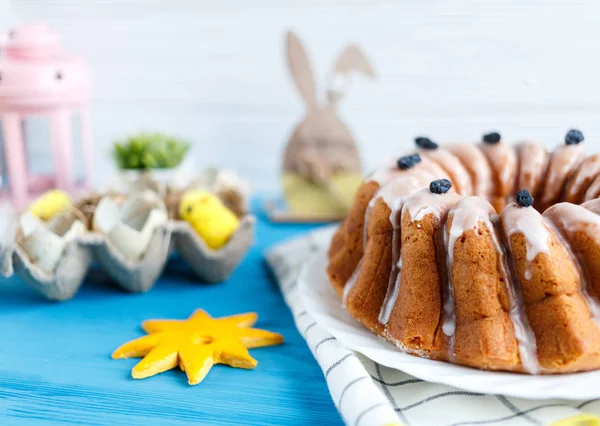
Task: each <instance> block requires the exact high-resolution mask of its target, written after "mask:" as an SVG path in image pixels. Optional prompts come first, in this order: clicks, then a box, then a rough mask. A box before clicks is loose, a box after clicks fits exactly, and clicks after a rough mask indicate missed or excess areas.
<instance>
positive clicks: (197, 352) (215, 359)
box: [112, 309, 283, 385]
mask: <svg viewBox="0 0 600 426" xmlns="http://www.w3.org/2000/svg"><path fill="white" fill-rule="evenodd" d="M257 320H258V315H257V314H255V313H246V314H239V315H232V316H229V317H223V318H211V316H210V315H208V314H207V313H206V312H204V311H203V310H201V309H198V310H197V311H196V312H194V313H193V314H192V316H190V317H189V318H188V319H187V320H148V321H144V323H142V328H143V329H144V331H146V332H147V333H149V334H148V335H147V336H143V337H140V338H139V339H135V340H132V341H130V342H127V343H125V344H124V345H122V346H121V347H119V348H118V349H117V350H116V351H115V352H114V353H113V354H112V357H113V359H120V358H140V357H143V359H142V360H141V361H140V362H138V363H137V364H136V365H135V367H133V370H131V375H132V377H133V378H135V379H144V378H146V377H150V376H154V375H155V374H158V373H162V372H163V371H167V370H171V369H172V368H175V367H177V366H179V367H180V368H181V369H182V370H183V371H185V373H186V374H187V377H188V383H189V384H190V385H196V384H198V383H200V382H201V381H202V380H203V379H204V377H206V374H207V373H208V372H209V371H210V369H211V367H212V366H213V365H215V364H227V365H229V366H231V367H237V368H250V369H251V368H254V367H256V365H257V364H258V362H257V361H256V360H255V359H254V358H252V357H251V356H250V354H249V353H248V348H259V347H262V346H272V345H278V344H280V343H282V342H283V336H281V334H278V333H272V332H270V331H266V330H260V329H258V328H252V326H253V325H254V324H255V323H256V321H257Z"/></svg>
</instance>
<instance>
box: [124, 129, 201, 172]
mask: <svg viewBox="0 0 600 426" xmlns="http://www.w3.org/2000/svg"><path fill="white" fill-rule="evenodd" d="M189 149H190V145H189V144H188V143H187V142H184V141H182V140H180V139H177V138H175V137H173V136H168V135H165V134H162V133H140V134H138V135H135V136H132V137H130V138H128V139H127V140H125V141H120V142H116V143H115V147H114V157H115V160H116V162H117V165H118V166H119V168H121V169H129V170H146V169H171V168H173V167H177V166H178V165H179V164H180V163H181V162H182V161H183V159H184V158H185V155H186V154H187V152H188V151H189Z"/></svg>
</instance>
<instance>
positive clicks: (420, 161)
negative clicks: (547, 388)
mask: <svg viewBox="0 0 600 426" xmlns="http://www.w3.org/2000/svg"><path fill="white" fill-rule="evenodd" d="M583 139H584V138H583V134H582V133H581V132H580V131H578V130H570V131H569V132H568V133H567V135H566V137H565V143H564V144H561V146H559V147H558V148H557V149H556V150H554V152H551V153H548V152H547V151H546V150H545V149H544V147H543V145H541V144H539V143H536V142H524V143H521V144H518V145H516V146H511V145H508V144H505V143H503V142H502V140H501V137H500V134H498V133H490V134H486V135H485V136H484V137H483V139H482V141H481V142H480V143H477V144H466V143H460V144H453V145H449V146H447V147H441V146H438V145H437V144H436V143H435V142H433V141H431V140H430V139H428V138H424V137H420V138H416V139H415V143H416V152H415V153H413V154H411V155H407V156H404V157H401V158H400V159H398V160H397V161H390V162H388V163H387V164H385V165H384V166H383V167H381V168H379V169H378V170H376V171H375V172H374V173H372V174H371V175H370V176H368V177H367V178H366V179H365V180H364V182H363V184H362V185H361V187H360V188H359V190H358V192H357V194H356V198H355V201H354V204H353V206H352V208H351V211H350V213H349V215H348V217H347V218H346V219H345V220H344V222H343V223H342V224H341V225H340V227H339V229H338V230H337V232H336V233H335V235H334V237H333V239H332V242H331V246H330V248H329V253H328V257H329V264H328V268H327V273H328V276H329V280H330V283H331V285H332V286H333V288H334V289H335V291H336V292H337V294H338V296H339V297H340V298H341V299H342V301H343V305H344V307H345V308H346V309H347V311H348V312H349V313H350V315H351V316H353V317H354V318H355V319H356V320H358V321H359V322H361V323H362V324H363V325H364V326H365V327H367V328H369V329H370V330H371V331H372V332H373V333H376V334H377V335H378V336H380V337H382V338H384V339H386V340H388V341H390V342H392V343H393V344H395V345H396V346H397V347H399V348H400V349H401V350H403V351H404V352H407V353H409V354H413V355H417V356H421V357H427V358H431V359H435V360H443V361H448V362H452V363H456V364H461V365H466V366H471V367H475V368H480V369H486V370H505V371H514V372H522V373H529V374H551V373H570V372H577V371H586V370H593V369H599V368H600V323H599V320H600V303H599V301H598V297H600V199H599V198H598V197H599V196H600V155H592V156H589V157H587V158H586V157H585V155H584V152H583V146H582V142H583ZM498 212H499V213H498ZM542 212H543V213H542Z"/></svg>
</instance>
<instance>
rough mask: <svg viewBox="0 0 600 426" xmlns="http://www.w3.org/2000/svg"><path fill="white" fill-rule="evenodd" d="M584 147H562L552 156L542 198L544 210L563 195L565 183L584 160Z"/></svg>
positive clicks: (580, 145)
mask: <svg viewBox="0 0 600 426" xmlns="http://www.w3.org/2000/svg"><path fill="white" fill-rule="evenodd" d="M583 157H584V152H583V145H582V144H576V145H566V144H563V145H560V146H559V147H558V148H556V150H555V151H554V152H553V153H552V154H551V155H550V160H549V163H548V171H547V173H546V176H545V184H544V189H543V193H542V196H541V200H540V201H541V206H542V210H545V209H546V208H548V207H550V206H551V205H552V204H554V203H556V202H557V201H558V200H559V198H560V196H561V193H562V190H563V187H564V185H565V182H567V180H568V179H569V177H570V176H571V174H572V173H573V172H574V171H575V169H576V168H577V167H578V166H579V163H581V161H582V160H583Z"/></svg>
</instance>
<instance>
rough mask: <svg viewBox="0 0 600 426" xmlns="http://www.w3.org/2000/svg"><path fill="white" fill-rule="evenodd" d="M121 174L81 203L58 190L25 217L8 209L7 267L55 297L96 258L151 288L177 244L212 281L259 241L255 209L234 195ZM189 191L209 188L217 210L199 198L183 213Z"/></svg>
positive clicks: (1, 244)
mask: <svg viewBox="0 0 600 426" xmlns="http://www.w3.org/2000/svg"><path fill="white" fill-rule="evenodd" d="M119 181H120V182H119V184H118V185H115V184H114V183H113V185H109V186H108V187H107V188H106V189H105V190H104V191H103V193H102V194H99V195H98V194H95V195H94V194H90V196H88V197H86V198H84V199H82V200H80V201H79V202H76V203H69V202H67V201H66V200H65V197H64V196H63V194H56V193H50V194H45V195H44V196H43V197H42V198H40V199H39V200H37V201H36V203H34V204H32V206H30V208H28V209H26V210H25V211H24V212H23V213H21V214H20V215H18V216H17V215H14V214H13V215H12V217H11V213H10V212H9V211H8V210H7V209H6V208H4V209H2V210H1V211H0V217H1V219H2V220H3V223H12V227H11V226H8V227H6V229H5V231H4V233H3V235H0V255H1V256H2V272H3V274H4V275H5V276H7V277H8V276H11V275H13V273H16V274H18V275H19V276H21V277H22V278H23V279H24V281H25V282H27V283H28V284H29V285H31V286H32V287H33V288H34V289H35V290H37V291H38V292H39V293H40V294H42V295H43V296H45V297H46V298H48V299H51V300H67V299H70V298H71V297H73V295H74V294H75V293H76V292H77V290H78V289H79V288H80V286H81V284H82V283H83V281H84V278H85V275H86V273H87V271H88V269H89V267H90V266H91V264H92V262H93V261H94V260H95V261H97V262H98V263H99V264H100V265H101V267H102V268H103V269H104V270H105V271H106V272H107V274H108V275H109V276H110V277H111V278H112V279H113V280H114V281H115V282H116V283H117V284H118V285H119V286H120V287H121V288H123V289H125V290H127V291H129V292H145V291H148V290H149V289H151V288H152V286H153V285H154V283H155V282H156V281H157V280H158V278H159V277H160V276H161V274H162V272H163V269H164V267H165V265H166V263H167V261H168V259H169V256H170V254H171V253H172V252H173V251H175V250H177V251H178V252H179V254H180V255H181V257H182V258H183V259H184V260H185V261H186V263H187V264H189V266H190V267H191V269H192V270H193V271H194V273H195V275H196V276H197V277H198V279H199V281H203V282H211V283H212V282H220V281H224V280H226V279H227V278H229V276H230V275H231V274H232V273H233V271H234V270H235V269H236V268H237V266H238V265H239V263H240V262H241V260H242V259H243V257H244V256H245V254H246V253H247V251H248V249H249V248H250V246H251V245H252V243H253V241H254V232H255V223H256V219H255V218H254V216H252V215H251V214H248V213H247V211H246V210H245V209H244V210H238V211H236V212H235V213H234V212H232V210H231V209H230V208H228V205H227V203H228V201H229V200H228V199H227V198H223V199H221V198H220V197H219V194H214V193H211V192H207V190H209V188H206V186H203V185H200V184H199V183H198V182H194V181H190V182H188V183H187V184H186V185H183V186H182V187H179V188H167V187H164V186H162V185H160V184H159V183H158V182H156V181H154V180H153V179H152V178H151V177H150V176H149V175H141V176H138V177H135V178H132V179H129V180H123V179H120V180H119ZM198 188H206V189H202V190H201V189H198ZM186 191H187V194H188V197H187V198H188V201H186V203H188V204H187V205H186V206H185V208H190V204H189V194H192V195H193V194H194V193H198V192H202V193H205V194H206V197H207V199H209V200H210V203H209V204H210V205H211V210H210V211H209V212H208V213H206V212H204V213H203V212H201V210H202V209H201V207H202V206H200V205H198V206H194V208H195V209H196V210H198V212H197V213H195V214H193V215H189V217H188V216H186V214H184V215H182V216H180V215H179V214H178V210H179V204H180V199H181V198H182V196H183V195H184V194H185V193H186ZM44 197H45V198H44ZM240 199H244V201H245V194H240ZM55 201H60V204H58V203H55ZM238 201H239V200H238ZM182 204H183V203H182ZM237 205H238V207H239V206H242V205H247V204H240V203H238V204H237ZM57 206H58V207H57ZM215 206H216V207H215ZM39 212H44V214H40V213H39ZM45 212H52V214H48V215H47V214H45ZM48 216H50V217H48ZM185 219H187V220H185ZM224 227H225V228H224ZM215 232H216V233H217V234H218V235H220V237H219V240H218V241H217V242H216V240H215V237H214V235H215Z"/></svg>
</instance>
